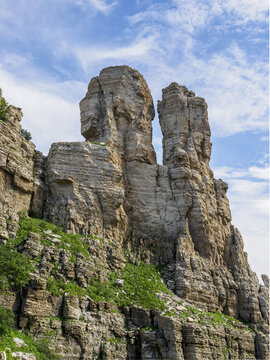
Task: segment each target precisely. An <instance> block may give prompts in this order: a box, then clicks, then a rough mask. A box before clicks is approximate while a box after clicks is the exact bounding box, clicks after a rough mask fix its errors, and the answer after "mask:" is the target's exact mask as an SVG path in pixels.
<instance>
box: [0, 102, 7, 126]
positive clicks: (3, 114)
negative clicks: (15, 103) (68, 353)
mask: <svg viewBox="0 0 270 360" xmlns="http://www.w3.org/2000/svg"><path fill="white" fill-rule="evenodd" d="M7 113H8V103H7V102H6V100H5V98H3V97H2V98H1V100H0V121H1V120H2V121H5V120H7V118H8V116H7Z"/></svg>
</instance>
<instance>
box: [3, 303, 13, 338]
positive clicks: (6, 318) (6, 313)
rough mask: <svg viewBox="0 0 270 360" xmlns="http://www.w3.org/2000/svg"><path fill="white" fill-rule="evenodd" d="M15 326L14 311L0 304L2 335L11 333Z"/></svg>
mask: <svg viewBox="0 0 270 360" xmlns="http://www.w3.org/2000/svg"><path fill="white" fill-rule="evenodd" d="M13 326H14V314H13V311H11V310H7V309H5V308H3V307H2V306H0V337H2V336H4V335H6V334H8V333H9V331H10V329H11V328H13Z"/></svg>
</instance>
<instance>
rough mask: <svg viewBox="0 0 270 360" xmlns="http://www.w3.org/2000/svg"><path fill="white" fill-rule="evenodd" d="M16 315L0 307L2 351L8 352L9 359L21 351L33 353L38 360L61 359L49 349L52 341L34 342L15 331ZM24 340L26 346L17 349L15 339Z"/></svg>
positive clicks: (0, 345) (24, 334)
mask: <svg viewBox="0 0 270 360" xmlns="http://www.w3.org/2000/svg"><path fill="white" fill-rule="evenodd" d="M13 326H14V314H13V312H12V311H11V310H7V309H5V308H3V307H2V306H0V351H6V354H7V359H8V360H9V359H12V357H11V352H14V351H21V352H26V353H32V354H34V355H35V357H36V358H37V360H58V359H60V357H59V356H58V355H56V354H55V353H54V352H53V351H52V350H50V349H49V346H48V345H49V343H50V339H48V338H45V339H42V340H39V341H34V340H33V339H32V338H31V337H30V336H28V335H27V334H26V333H23V332H21V331H17V330H14V328H13ZM15 337H17V338H19V339H22V340H23V341H24V342H25V344H26V345H25V346H22V347H20V348H19V347H17V346H16V345H15V343H14V341H13V338H15Z"/></svg>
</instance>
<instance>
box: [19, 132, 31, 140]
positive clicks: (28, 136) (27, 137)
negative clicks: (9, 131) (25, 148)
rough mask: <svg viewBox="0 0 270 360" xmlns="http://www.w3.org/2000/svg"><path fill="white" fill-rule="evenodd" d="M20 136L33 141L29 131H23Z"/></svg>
mask: <svg viewBox="0 0 270 360" xmlns="http://www.w3.org/2000/svg"><path fill="white" fill-rule="evenodd" d="M20 134H21V135H22V136H23V137H24V138H25V139H26V140H31V139H32V135H31V133H30V132H29V131H27V130H25V129H22V130H21V131H20Z"/></svg>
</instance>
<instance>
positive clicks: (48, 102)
mask: <svg viewBox="0 0 270 360" xmlns="http://www.w3.org/2000/svg"><path fill="white" fill-rule="evenodd" d="M0 79H1V87H2V89H3V96H4V97H5V98H6V100H7V101H8V102H9V103H10V104H13V105H15V106H19V107H21V108H22V109H23V114H24V117H23V120H22V126H23V128H26V129H27V130H30V132H31V134H32V137H33V141H34V143H35V144H36V145H37V148H38V150H41V151H42V152H44V153H45V154H47V152H48V150H49V147H50V145H51V143H52V142H58V141H79V140H83V139H82V136H81V135H80V113H79V106H78V102H79V100H80V99H81V98H82V96H83V95H84V92H85V89H86V84H80V83H76V82H74V83H69V82H63V83H58V82H55V81H53V80H52V79H46V78H45V77H44V78H43V79H42V81H41V79H40V78H39V81H38V82H37V83H36V82H35V81H32V82H30V81H27V82H25V79H24V78H20V77H17V76H13V75H12V74H11V73H9V72H6V71H5V70H3V69H1V67H0ZM71 91H72V95H70V93H71Z"/></svg>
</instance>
